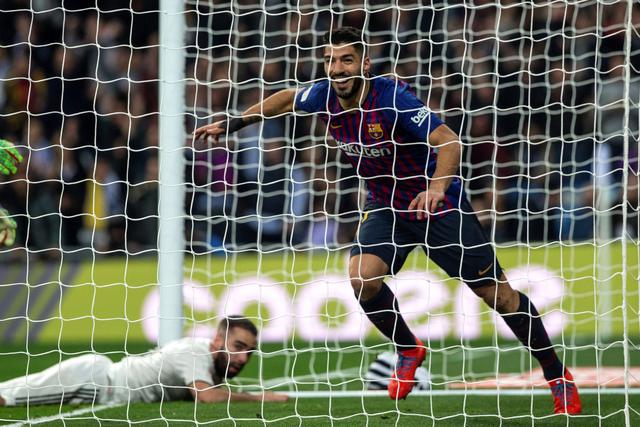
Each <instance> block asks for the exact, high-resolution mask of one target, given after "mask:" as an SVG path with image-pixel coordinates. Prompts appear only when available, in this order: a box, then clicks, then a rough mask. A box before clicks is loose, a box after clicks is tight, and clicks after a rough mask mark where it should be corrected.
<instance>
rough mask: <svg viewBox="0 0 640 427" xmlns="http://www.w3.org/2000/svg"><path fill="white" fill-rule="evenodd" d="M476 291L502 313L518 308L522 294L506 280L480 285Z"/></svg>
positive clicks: (488, 303) (490, 305) (511, 311)
mask: <svg viewBox="0 0 640 427" xmlns="http://www.w3.org/2000/svg"><path fill="white" fill-rule="evenodd" d="M474 292H475V293H476V295H478V296H479V297H480V298H482V300H483V301H484V302H485V303H486V304H487V305H488V306H489V307H491V308H493V309H494V310H496V311H497V312H498V313H500V314H505V313H513V312H515V311H516V310H517V309H518V306H519V302H520V294H518V291H516V290H514V289H513V288H511V286H509V284H508V283H506V282H505V283H494V284H489V285H485V286H480V287H478V288H476V289H474Z"/></svg>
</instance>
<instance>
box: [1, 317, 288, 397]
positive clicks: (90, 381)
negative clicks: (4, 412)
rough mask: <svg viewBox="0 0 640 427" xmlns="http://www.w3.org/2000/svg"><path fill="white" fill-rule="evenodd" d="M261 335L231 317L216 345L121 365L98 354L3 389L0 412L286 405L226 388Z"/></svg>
mask: <svg viewBox="0 0 640 427" xmlns="http://www.w3.org/2000/svg"><path fill="white" fill-rule="evenodd" d="M257 335H258V332H257V330H256V327H255V326H254V325H253V323H251V321H249V320H248V319H245V318H242V317H230V318H227V319H224V320H223V321H222V322H220V325H219V326H218V330H217V332H216V336H215V338H214V339H213V340H210V339H207V338H182V339H180V340H177V341H174V342H172V343H170V344H168V345H166V346H165V347H163V348H161V349H155V350H153V351H151V352H149V353H146V354H143V355H133V356H128V357H125V358H123V359H122V360H121V361H119V362H117V363H113V362H112V361H111V359H109V358H108V357H106V356H103V355H99V354H87V355H83V356H79V357H74V358H71V359H68V360H65V361H63V362H62V363H59V364H57V365H54V366H52V367H50V368H48V369H46V370H44V371H42V372H39V373H37V374H32V375H29V376H27V377H20V378H15V379H13V380H9V381H6V382H3V383H0V406H16V405H26V404H29V405H39V404H42V405H43V404H56V405H59V404H61V403H74V404H75V403H114V404H117V403H127V402H131V403H133V402H160V401H169V400H189V399H195V400H197V401H198V402H208V403H214V402H227V401H261V400H264V401H276V402H281V401H285V400H287V399H288V397H287V396H286V395H282V394H275V393H271V392H264V393H260V394H247V393H234V392H231V391H229V390H228V389H227V388H226V387H225V386H224V385H223V383H224V382H225V380H228V379H231V378H233V377H235V376H236V375H238V374H239V373H240V371H242V368H243V367H244V366H245V365H246V364H247V362H249V359H250V357H251V353H252V352H253V351H254V350H255V348H256V342H257Z"/></svg>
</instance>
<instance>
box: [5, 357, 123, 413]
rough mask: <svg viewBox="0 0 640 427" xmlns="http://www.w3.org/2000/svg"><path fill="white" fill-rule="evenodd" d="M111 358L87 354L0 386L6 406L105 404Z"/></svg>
mask: <svg viewBox="0 0 640 427" xmlns="http://www.w3.org/2000/svg"><path fill="white" fill-rule="evenodd" d="M112 364H113V362H112V361H111V359H109V358H108V357H106V356H103V355H99V354H85V355H83V356H78V357H74V358H71V359H67V360H65V361H63V362H61V363H59V364H56V365H54V366H52V367H50V368H47V369H45V370H44V371H42V372H38V373H36V374H31V375H28V376H23V377H19V378H14V379H12V380H9V381H5V382H1V383H0V397H2V399H4V401H5V405H6V406H19V405H27V404H29V405H46V404H67V403H70V404H78V403H103V402H105V401H107V400H108V394H109V393H108V390H107V389H108V387H109V378H108V372H109V367H110V366H111V365H112Z"/></svg>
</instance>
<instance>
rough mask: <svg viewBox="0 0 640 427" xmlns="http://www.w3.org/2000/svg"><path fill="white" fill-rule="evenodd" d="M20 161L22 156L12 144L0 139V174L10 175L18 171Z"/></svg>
mask: <svg viewBox="0 0 640 427" xmlns="http://www.w3.org/2000/svg"><path fill="white" fill-rule="evenodd" d="M21 161H22V155H21V154H20V153H19V152H18V150H16V147H14V146H13V144H12V143H11V142H9V141H7V140H5V139H0V172H2V173H3V174H4V175H11V174H12V173H16V172H17V171H18V164H19V163H20V162H21Z"/></svg>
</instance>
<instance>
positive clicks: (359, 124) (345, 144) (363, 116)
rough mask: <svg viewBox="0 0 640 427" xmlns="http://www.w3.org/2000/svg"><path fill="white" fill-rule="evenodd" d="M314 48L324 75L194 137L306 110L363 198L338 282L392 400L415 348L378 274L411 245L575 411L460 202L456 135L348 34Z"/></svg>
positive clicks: (523, 306) (528, 312) (562, 407)
mask: <svg viewBox="0 0 640 427" xmlns="http://www.w3.org/2000/svg"><path fill="white" fill-rule="evenodd" d="M324 42H325V46H324V68H325V72H326V74H327V77H328V78H327V79H323V80H321V81H318V82H316V83H314V84H312V85H310V86H308V87H304V88H301V89H299V90H296V89H285V90H282V91H279V92H277V93H275V94H273V95H272V96H270V97H268V98H266V99H265V100H264V101H262V102H259V103H257V104H255V105H253V106H252V107H250V108H249V109H247V110H246V111H245V112H244V113H243V114H242V116H241V117H235V118H231V119H229V120H223V121H218V122H215V123H212V124H209V125H206V126H203V127H200V128H198V129H196V131H195V132H194V136H195V138H196V139H198V138H212V139H213V140H214V142H215V143H217V142H218V140H219V137H220V135H223V134H226V133H231V132H235V131H237V130H238V129H241V128H242V127H244V126H247V125H249V124H252V123H255V122H258V121H260V120H262V118H263V117H274V116H279V115H282V114H286V113H291V112H295V113H299V114H304V113H311V114H317V115H319V117H320V119H321V120H323V121H324V122H325V123H326V125H327V127H328V130H329V133H330V134H331V136H332V137H333V138H334V139H335V141H336V143H337V145H338V146H339V147H340V149H341V150H342V152H343V154H344V155H345V157H346V159H347V160H348V161H349V162H350V163H351V164H352V165H353V167H354V168H355V169H356V171H357V173H358V176H359V177H360V178H361V179H363V180H364V181H365V182H366V185H367V188H368V190H369V194H368V197H367V201H366V204H365V206H364V213H363V216H362V220H361V223H360V227H359V230H358V233H357V236H356V244H355V245H354V246H353V248H352V250H351V258H350V262H349V275H350V279H351V284H352V286H353V289H354V291H355V295H356V298H357V299H358V301H359V303H360V305H361V306H362V308H363V310H364V312H365V313H366V314H367V316H368V317H369V319H370V320H371V322H372V323H373V324H374V325H375V326H376V327H377V328H378V329H379V330H380V331H381V332H382V333H383V334H384V335H385V336H387V337H388V338H389V339H390V340H392V341H393V342H394V344H395V345H396V348H397V351H398V362H397V364H396V369H395V372H394V375H393V378H392V380H391V381H390V383H389V388H388V390H389V396H390V397H391V398H392V399H403V398H405V397H406V396H407V395H408V394H409V392H410V391H411V389H412V388H413V384H414V383H413V380H414V374H415V371H416V369H417V368H418V366H420V365H421V363H422V362H423V361H424V359H425V356H426V348H425V346H424V345H423V343H422V342H421V341H420V340H419V339H418V338H417V337H415V336H414V335H413V334H412V333H411V331H410V330H409V328H408V326H407V324H406V323H405V321H404V319H403V317H402V315H401V314H400V310H399V307H398V304H397V301H396V299H395V297H394V294H393V292H392V291H391V289H389V287H388V286H387V285H386V284H385V282H384V278H385V276H387V275H389V274H395V273H396V272H398V271H399V270H400V268H401V267H402V265H403V263H404V261H405V260H406V258H407V256H408V254H409V252H411V250H413V248H415V247H416V246H420V247H422V249H423V250H424V251H425V253H426V254H427V256H428V257H429V258H431V260H433V261H434V262H435V263H436V264H438V265H439V266H440V267H441V268H442V269H443V270H444V271H445V272H446V273H447V274H448V275H449V276H451V277H456V278H459V279H461V280H463V281H464V282H465V283H466V284H467V285H468V286H469V287H470V288H471V289H472V290H473V291H474V292H475V293H476V295H478V296H479V297H480V298H482V299H483V300H484V301H485V302H486V303H487V304H488V305H489V306H490V307H492V308H493V309H495V310H496V311H497V312H498V313H500V314H501V315H502V316H503V318H504V320H505V322H506V323H507V325H509V327H510V328H511V330H512V331H513V332H514V333H515V335H516V336H517V337H518V339H519V340H520V341H521V342H522V343H523V344H524V345H525V347H526V348H527V349H528V350H529V351H531V354H532V355H533V356H534V357H535V358H536V359H537V360H538V361H539V362H540V364H541V366H542V368H543V371H544V375H545V378H546V379H547V381H548V382H549V385H550V387H551V389H552V395H553V398H554V412H556V413H570V414H577V413H580V399H579V396H578V390H577V388H576V386H575V383H574V382H573V378H572V376H571V374H570V373H569V371H568V370H567V369H566V368H565V367H564V366H563V364H562V363H561V362H560V360H559V359H558V356H557V354H556V352H555V350H554V348H553V346H552V344H551V341H550V339H549V336H548V334H547V332H546V330H545V327H544V325H543V324H542V320H541V318H540V315H539V313H538V311H537V310H536V307H535V306H534V305H533V303H532V302H531V301H530V300H529V299H528V298H527V296H526V295H524V294H522V293H520V292H518V291H516V290H514V289H513V288H511V286H510V285H509V283H508V281H507V279H506V277H505V276H504V274H503V272H502V268H501V267H500V264H499V263H498V260H497V258H496V255H495V252H494V250H493V247H492V245H491V242H490V241H489V240H488V239H487V238H486V236H485V235H484V232H483V230H482V228H481V226H480V224H479V222H478V220H477V218H476V216H475V213H474V212H473V209H472V208H471V206H470V203H469V202H468V200H467V198H466V195H465V194H464V191H463V188H462V182H461V180H460V177H459V175H458V173H459V172H458V170H459V166H460V156H461V143H460V141H459V138H458V136H457V135H456V134H455V133H454V132H453V131H452V130H451V129H450V128H449V127H447V126H446V125H445V124H444V123H443V122H442V121H441V120H440V119H439V118H438V117H437V116H436V115H435V114H433V113H432V112H431V111H430V110H429V109H428V108H427V107H426V106H425V105H424V103H423V102H422V101H421V100H420V99H418V98H417V97H416V95H415V94H414V92H413V91H412V90H411V88H410V86H409V85H408V84H407V83H405V82H403V81H401V80H398V79H396V78H389V77H382V76H375V75H373V74H371V73H370V59H369V57H368V56H367V53H366V49H365V44H364V42H363V38H362V34H361V32H360V31H359V30H358V29H355V28H351V27H343V28H339V29H335V30H332V31H329V32H327V34H326V35H325V39H324Z"/></svg>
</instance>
